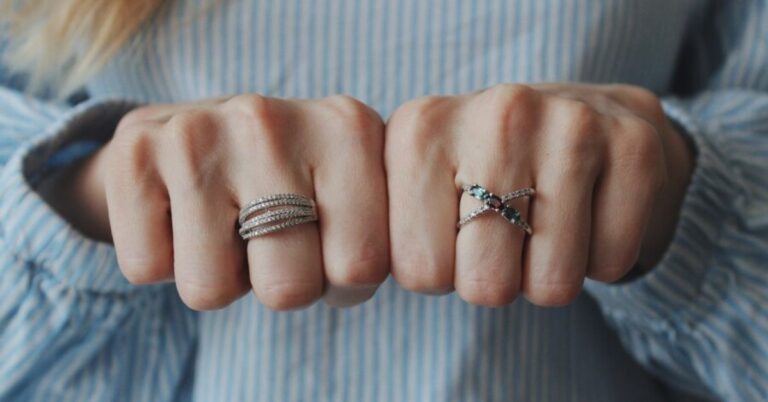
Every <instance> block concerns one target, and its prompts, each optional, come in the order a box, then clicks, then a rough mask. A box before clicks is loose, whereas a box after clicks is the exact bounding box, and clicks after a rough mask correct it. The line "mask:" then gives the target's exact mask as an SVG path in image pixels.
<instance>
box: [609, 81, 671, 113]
mask: <svg viewBox="0 0 768 402" xmlns="http://www.w3.org/2000/svg"><path fill="white" fill-rule="evenodd" d="M617 87H618V89H619V90H620V91H623V92H625V93H626V94H627V96H629V97H631V98H632V99H633V100H634V101H635V102H637V104H638V105H640V107H641V108H643V110H644V111H645V112H646V113H648V114H649V115H651V116H653V117H654V118H662V117H663V116H664V110H663V108H662V106H661V100H660V99H659V97H658V96H656V94H655V93H653V91H651V90H649V89H647V88H643V87H640V86H637V85H628V84H618V85H617Z"/></svg>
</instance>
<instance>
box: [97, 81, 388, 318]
mask: <svg viewBox="0 0 768 402" xmlns="http://www.w3.org/2000/svg"><path fill="white" fill-rule="evenodd" d="M383 127H384V126H383V123H382V121H381V118H380V117H379V116H378V114H376V112H374V111H373V110H371V109H369V108H368V107H367V106H365V105H364V104H362V103H360V102H358V101H356V100H353V99H351V98H348V97H343V96H336V97H330V98H325V99H321V100H295V99H275V98H266V97H261V96H257V95H240V96H236V97H233V98H229V99H226V100H212V101H207V102H203V103H193V104H183V105H154V106H147V107H143V108H139V109H136V110H134V111H133V112H131V113H129V114H128V115H126V116H125V117H124V118H123V119H122V120H121V121H120V124H119V125H118V127H117V129H116V132H115V135H114V138H113V139H112V140H111V142H110V143H109V144H107V146H105V148H103V149H102V150H101V151H99V153H98V154H97V155H96V157H95V158H94V159H93V161H94V162H93V163H92V164H91V165H92V166H91V167H90V168H88V169H86V171H89V172H91V173H90V174H92V175H94V177H98V179H97V181H98V182H100V183H103V186H104V187H103V188H104V193H105V194H106V205H107V209H108V215H109V227H110V229H111V235H112V239H113V241H114V244H115V248H116V251H117V258H118V262H119V265H120V268H121V270H122V272H123V274H124V275H125V276H126V278H128V280H129V281H131V282H132V283H135V284H148V283H154V282H161V281H167V280H175V282H176V286H177V288H178V291H179V294H180V296H181V298H182V299H183V301H184V302H185V303H186V304H187V305H188V306H189V307H191V308H193V309H197V310H205V309H215V308H221V307H223V306H225V305H227V304H229V303H231V302H232V301H234V300H236V299H237V298H239V297H240V296H242V295H243V294H244V293H246V292H248V290H249V289H253V291H254V293H255V295H256V297H257V298H258V299H259V300H260V301H261V302H262V303H263V304H265V305H266V306H267V307H270V308H272V309H276V310H284V309H292V308H298V307H301V306H305V305H308V304H310V303H312V302H314V301H315V300H317V299H318V298H320V297H321V296H323V295H325V300H326V302H328V303H329V304H331V305H342V306H343V305H352V304H357V303H361V302H363V301H365V300H367V299H368V298H370V297H371V296H372V295H373V294H374V292H375V291H376V288H377V286H378V285H379V284H380V283H381V282H382V281H383V280H384V279H385V278H386V277H387V275H388V272H389V261H388V258H389V245H388V236H389V235H388V230H387V193H386V179H385V174H384V167H383V160H382V158H383V157H382V155H383V140H384V139H383V133H384V128H383ZM274 193H297V194H302V195H305V196H307V197H311V198H314V199H315V201H316V202H317V207H318V215H319V217H320V219H319V221H318V222H313V223H309V224H302V225H298V226H294V227H291V228H289V229H285V230H282V231H279V232H275V233H272V234H269V235H266V236H263V237H258V238H255V239H251V240H249V241H248V242H245V241H243V240H242V239H241V238H240V237H239V235H238V233H237V216H238V212H239V209H240V208H241V207H242V206H243V205H244V204H246V203H248V202H249V201H251V200H253V199H255V198H259V197H262V196H266V195H270V194H274Z"/></svg>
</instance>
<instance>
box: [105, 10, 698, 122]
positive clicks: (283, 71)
mask: <svg viewBox="0 0 768 402" xmlns="http://www.w3.org/2000/svg"><path fill="white" fill-rule="evenodd" d="M207 3H208V2H207V1H204V0H196V1H172V2H170V3H168V4H167V7H166V8H165V9H164V10H163V12H161V13H159V14H158V15H157V16H156V18H154V19H153V20H152V21H150V23H149V24H147V26H146V29H143V30H142V31H141V33H140V34H139V35H138V36H137V38H136V40H135V42H134V43H133V44H132V45H131V46H127V47H126V48H125V49H124V51H123V52H121V54H120V55H118V57H117V58H116V59H115V60H114V62H113V63H112V64H111V65H110V66H109V67H108V68H107V69H106V70H105V71H104V73H103V74H102V76H101V77H100V79H99V80H97V83H96V85H95V89H94V92H97V93H98V92H99V91H101V92H104V93H108V94H110V95H121V96H130V97H133V98H139V99H141V100H145V101H178V100H189V99H197V98H204V97H209V96H217V95H224V94H231V93H239V92H258V93H262V94H265V95H271V96H295V97H310V98H312V97H322V96H327V95H331V94H337V93H345V94H349V95H352V96H355V97H358V98H360V99H361V100H363V101H366V102H368V103H369V104H372V105H373V106H374V107H376V108H377V109H379V110H380V111H381V112H382V113H387V112H389V111H390V110H391V109H392V108H393V107H395V106H396V105H397V104H399V103H401V102H402V101H404V100H407V99H410V98H413V97H416V96H421V95H426V94H449V93H461V92H467V91H472V90H476V89H479V88H482V87H486V86H489V85H493V84H495V83H499V82H536V81H591V82H615V81H620V82H630V83H634V84H639V85H643V86H646V87H649V88H652V89H656V90H663V88H664V87H665V85H666V83H667V80H668V79H669V76H670V74H671V72H672V70H673V68H674V62H675V57H676V54H677V51H678V49H679V46H680V42H681V40H682V37H683V33H684V30H685V27H686V25H687V22H688V19H689V16H690V15H691V14H692V10H693V8H695V7H697V6H700V5H701V3H703V2H697V1H694V0H679V1H674V2H670V1H667V0H478V1H464V0H420V1H411V0H388V1H384V0H316V1H307V0H282V1H271V0H254V1H244V0H222V1H221V2H220V4H218V5H209V4H207ZM214 3H215V2H214Z"/></svg>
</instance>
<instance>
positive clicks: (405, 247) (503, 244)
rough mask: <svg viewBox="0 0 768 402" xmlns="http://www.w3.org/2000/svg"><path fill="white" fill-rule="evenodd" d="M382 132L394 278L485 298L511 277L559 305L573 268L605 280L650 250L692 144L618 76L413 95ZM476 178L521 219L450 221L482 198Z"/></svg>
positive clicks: (681, 184)
mask: <svg viewBox="0 0 768 402" xmlns="http://www.w3.org/2000/svg"><path fill="white" fill-rule="evenodd" d="M386 137H387V139H386V142H385V144H386V145H385V147H386V149H385V164H386V170H387V180H388V186H389V205H390V207H389V208H390V214H389V216H390V237H391V250H392V251H391V252H392V273H393V275H394V277H395V278H396V279H397V281H398V282H399V283H400V284H401V285H402V286H403V287H405V288H407V289H410V290H414V291H419V292H425V293H445V292H450V291H452V290H454V289H455V290H456V291H457V292H458V294H459V295H460V296H461V297H462V298H463V299H465V300H466V301H468V302H471V303H475V304H481V305H486V306H498V305H504V304H507V303H510V302H512V301H513V300H514V299H515V298H516V296H517V295H518V294H519V293H520V292H521V291H522V293H524V294H525V296H526V298H527V299H528V300H530V301H531V302H533V303H535V304H538V305H548V306H552V305H563V304H566V303H569V302H571V301H573V300H574V299H575V297H576V296H577V295H578V294H579V292H580V290H581V288H582V285H583V282H584V278H585V277H589V278H593V279H596V280H599V281H605V282H611V281H616V280H619V279H621V278H622V277H624V276H625V275H626V274H627V273H628V272H629V271H630V270H631V269H632V268H633V267H634V266H638V267H641V268H649V267H651V266H653V265H654V264H656V263H657V262H658V261H659V259H660V258H661V256H662V255H663V253H664V251H665V249H666V247H667V246H668V244H669V242H670V241H671V239H672V235H673V234H674V229H675V225H676V222H677V215H678V213H679V209H680V205H681V204H682V200H683V196H684V194H685V189H686V186H687V183H688V181H689V179H690V176H691V172H692V170H693V159H694V157H693V153H692V150H691V148H690V146H689V145H688V144H687V143H686V141H685V140H684V138H683V137H682V135H681V134H680V133H678V132H677V131H676V130H675V128H674V127H673V126H672V124H670V122H669V121H668V120H667V119H666V117H665V115H664V113H663V111H662V108H661V106H660V103H659V100H658V98H657V97H656V96H655V95H653V94H652V93H651V92H649V91H647V90H645V89H642V88H638V87H634V86H627V85H572V84H569V85H558V84H547V85H531V86H523V85H511V84H504V85H498V86H495V87H492V88H490V89H487V90H484V91H481V92H476V93H471V94H467V95H463V96H454V97H437V96H435V97H425V98H420V99H416V100H413V101H410V102H408V103H406V104H404V105H402V106H401V107H400V108H399V109H398V110H397V111H396V112H395V113H394V114H393V115H392V116H391V118H390V120H389V123H388V125H387V133H386ZM474 183H478V184H480V185H482V186H484V187H485V188H487V189H488V190H489V191H491V192H493V193H495V194H497V195H502V194H504V193H507V192H510V191H513V190H516V189H520V188H524V187H534V188H535V190H536V194H535V195H534V196H533V197H531V198H522V199H517V200H514V201H512V202H511V205H513V206H514V207H515V208H517V209H518V210H519V211H520V213H521V215H522V218H523V219H524V220H525V221H527V222H528V223H529V224H530V225H531V227H532V228H533V234H532V235H531V236H530V237H528V236H527V235H525V233H524V232H523V231H522V230H520V229H519V228H517V227H516V226H514V225H512V224H510V223H509V222H508V221H506V220H505V219H503V218H502V217H500V216H499V215H498V214H496V213H488V214H486V215H484V216H482V217H480V218H478V219H477V220H476V221H472V222H470V223H469V224H467V225H466V226H464V227H463V228H462V229H461V230H460V231H459V232H458V233H457V229H456V222H457V220H458V218H459V217H460V216H464V215H465V214H466V213H467V212H469V211H470V210H472V209H474V208H476V207H478V206H480V205H481V202H480V201H479V200H476V199H474V198H472V197H470V196H468V195H466V194H465V195H463V196H462V195H461V194H460V192H459V191H460V188H461V186H462V185H464V184H474Z"/></svg>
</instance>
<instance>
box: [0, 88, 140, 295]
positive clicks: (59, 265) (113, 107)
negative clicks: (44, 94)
mask: <svg viewBox="0 0 768 402" xmlns="http://www.w3.org/2000/svg"><path fill="white" fill-rule="evenodd" d="M136 106H138V105H137V104H135V103H131V102H126V101H121V100H100V101H87V102H84V103H82V104H80V105H78V106H76V107H74V108H73V109H71V110H69V111H67V112H66V113H65V114H64V115H63V116H62V117H61V118H60V119H59V120H58V121H57V122H56V123H54V124H53V125H51V126H50V127H48V128H47V129H46V132H45V133H44V134H43V135H42V136H40V137H37V138H35V139H34V140H32V141H30V142H28V143H26V144H24V145H22V146H21V147H20V148H19V149H17V150H16V151H15V152H14V154H13V156H12V157H11V159H10V160H9V161H8V163H7V164H6V166H5V167H4V168H3V171H2V174H1V175H0V238H1V239H2V240H3V241H4V242H5V243H6V244H7V247H8V249H9V250H12V253H14V254H15V257H16V258H19V259H20V260H23V261H27V262H28V263H30V264H31V267H30V269H39V270H41V271H44V272H45V274H48V275H52V276H54V277H55V278H56V280H57V281H58V282H60V283H63V284H65V285H66V286H69V287H72V288H75V289H79V290H86V291H95V292H129V291H132V290H135V289H136V287H135V286H133V285H131V284H130V283H129V282H128V281H127V280H126V279H125V278H124V277H123V275H122V274H121V272H120V270H119V269H118V265H117V258H116V255H115V252H114V247H112V246H111V245H109V244H106V243H101V242H98V241H95V240H91V239H88V238H86V237H84V236H83V235H82V234H80V233H79V232H78V231H77V230H76V229H75V228H74V227H72V226H71V225H70V224H69V223H68V222H66V221H65V220H64V219H62V218H61V217H60V216H59V215H58V214H57V213H56V212H55V211H54V210H53V209H52V208H51V207H50V206H49V205H48V204H46V203H45V201H44V200H43V199H42V198H41V197H40V196H39V194H38V193H37V192H36V191H35V188H36V185H37V183H38V182H39V180H41V179H42V178H43V177H45V175H46V174H47V173H50V171H51V170H53V169H55V168H56V164H55V163H54V164H52V163H50V162H51V159H52V158H55V156H56V154H57V153H58V152H59V150H61V149H62V148H64V147H67V146H68V145H70V144H72V143H73V142H75V141H80V140H83V139H86V140H89V141H94V140H98V141H101V143H104V142H106V141H108V140H109V138H110V137H111V136H112V133H113V131H114V128H115V127H116V126H117V123H118V122H119V121H120V118H121V117H122V116H123V115H125V114H126V113H127V112H128V111H130V110H131V109H133V108H135V107H136Z"/></svg>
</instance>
